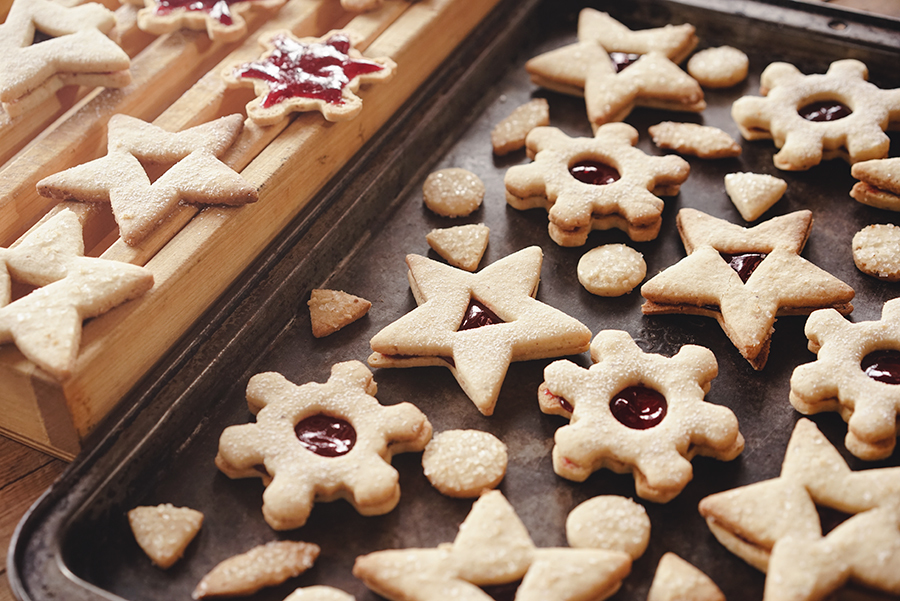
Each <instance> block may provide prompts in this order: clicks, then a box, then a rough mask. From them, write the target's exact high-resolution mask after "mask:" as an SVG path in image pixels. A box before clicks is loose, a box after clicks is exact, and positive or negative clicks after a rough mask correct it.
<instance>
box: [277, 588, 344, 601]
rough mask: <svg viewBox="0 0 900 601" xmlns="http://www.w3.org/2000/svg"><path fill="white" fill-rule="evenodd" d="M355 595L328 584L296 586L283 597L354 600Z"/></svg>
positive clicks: (297, 600)
mask: <svg viewBox="0 0 900 601" xmlns="http://www.w3.org/2000/svg"><path fill="white" fill-rule="evenodd" d="M355 600H356V597H354V596H353V595H351V594H350V593H345V592H344V591H342V590H340V589H336V588H333V587H330V586H322V585H317V586H307V587H305V588H298V589H297V590H295V591H294V592H293V593H291V594H290V595H288V596H287V597H285V598H284V601H355Z"/></svg>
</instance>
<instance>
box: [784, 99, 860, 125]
mask: <svg viewBox="0 0 900 601" xmlns="http://www.w3.org/2000/svg"><path fill="white" fill-rule="evenodd" d="M797 112H798V113H800V116H801V117H803V118H804V119H806V120H807V121H820V122H821V121H837V120H838V119H843V118H844V117H846V116H848V115H850V113H852V112H853V111H851V110H850V107H848V106H847V105H846V104H841V103H840V102H838V101H837V100H820V101H817V102H812V103H810V104H807V105H806V106H804V107H803V108H801V109H800V110H799V111H797Z"/></svg>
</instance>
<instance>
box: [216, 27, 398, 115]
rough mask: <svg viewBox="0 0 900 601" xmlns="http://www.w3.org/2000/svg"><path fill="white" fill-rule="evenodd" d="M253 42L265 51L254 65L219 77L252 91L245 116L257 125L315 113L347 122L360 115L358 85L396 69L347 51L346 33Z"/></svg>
mask: <svg viewBox="0 0 900 601" xmlns="http://www.w3.org/2000/svg"><path fill="white" fill-rule="evenodd" d="M259 42H260V44H262V46H263V47H264V48H265V52H264V53H263V55H262V57H261V58H260V59H259V60H258V61H255V62H251V63H241V64H236V65H232V66H230V67H227V68H226V69H225V70H224V71H223V72H222V76H223V77H224V78H225V81H226V82H227V83H228V85H230V86H246V85H252V86H253V89H254V91H255V92H256V98H255V99H254V100H252V101H251V102H250V103H249V104H248V105H247V116H248V117H250V118H251V119H253V121H254V122H256V123H258V124H259V125H273V124H275V123H278V122H279V121H281V120H282V119H284V118H285V117H287V116H288V115H289V114H290V113H292V112H302V111H320V112H321V113H322V116H324V117H325V119H326V120H328V121H346V120H347V119H352V118H353V117H355V116H356V115H358V114H359V112H360V111H361V110H362V99H361V98H360V97H359V96H357V95H356V91H357V90H359V86H360V84H364V83H376V82H385V81H387V80H389V79H390V78H391V77H393V75H394V70H395V69H396V68H397V65H396V63H394V61H392V60H391V59H389V58H387V57H380V58H374V59H368V58H364V57H363V55H362V54H361V53H360V52H359V51H358V50H356V49H355V48H353V41H352V39H351V34H349V33H344V32H342V31H330V32H328V33H326V34H325V35H324V36H322V37H321V38H301V39H298V38H296V37H294V36H293V35H292V34H291V33H290V32H289V31H278V32H275V33H270V34H265V35H264V36H263V37H261V38H260V40H259Z"/></svg>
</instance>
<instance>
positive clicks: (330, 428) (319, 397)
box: [216, 361, 431, 530]
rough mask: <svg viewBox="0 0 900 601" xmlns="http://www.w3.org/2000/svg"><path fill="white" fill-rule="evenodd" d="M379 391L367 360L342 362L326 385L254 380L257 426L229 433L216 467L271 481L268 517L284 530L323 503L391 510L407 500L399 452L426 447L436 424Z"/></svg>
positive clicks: (250, 397) (251, 396)
mask: <svg viewBox="0 0 900 601" xmlns="http://www.w3.org/2000/svg"><path fill="white" fill-rule="evenodd" d="M376 390H377V386H376V385H375V380H373V379H372V372H370V371H369V370H368V369H366V366H365V365H363V364H362V363H360V362H359V361H347V362H345V363H338V364H336V365H334V366H333V367H332V368H331V377H330V378H329V379H328V382H326V383H325V384H319V383H316V382H310V383H307V384H304V385H302V386H297V385H296V384H292V383H291V382H289V381H288V380H287V379H285V377H284V376H282V375H281V374H277V373H274V372H269V373H262V374H257V375H255V376H253V377H252V378H251V379H250V383H249V384H248V385H247V405H248V406H249V408H250V411H251V412H252V413H255V414H256V423H255V424H244V425H238V426H229V427H228V428H226V429H225V431H224V432H222V436H221V437H220V438H219V453H218V455H216V466H217V467H218V468H219V469H220V470H222V472H224V473H225V474H226V475H227V476H228V477H229V478H250V477H261V478H262V479H263V482H265V483H266V491H265V492H264V493H263V516H264V517H265V519H266V522H268V524H269V525H270V526H271V527H272V528H274V529H276V530H290V529H292V528H299V527H300V526H302V525H303V524H305V523H306V520H307V518H308V517H309V513H310V511H311V510H312V506H313V503H314V502H316V501H318V502H328V501H333V500H335V499H338V498H345V499H347V501H349V502H350V504H351V505H353V507H355V508H356V510H357V511H359V513H361V514H362V515H381V514H384V513H387V512H389V511H391V510H392V509H393V508H394V507H395V506H396V505H397V502H398V501H399V500H400V486H399V484H398V475H397V470H395V469H394V468H393V467H392V466H391V464H390V461H391V457H392V456H393V455H395V454H397V453H405V452H409V451H413V452H417V451H421V450H422V449H424V448H425V445H426V444H427V443H428V441H429V440H430V439H431V424H430V423H429V422H428V419H427V418H426V417H425V415H423V414H422V412H421V411H419V410H418V409H417V408H416V407H415V406H414V405H412V404H410V403H400V404H399V405H392V406H389V407H385V406H382V405H381V404H379V403H378V399H376V398H375V396H374V395H375V392H376Z"/></svg>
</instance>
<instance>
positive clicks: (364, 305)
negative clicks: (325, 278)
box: [306, 289, 372, 338]
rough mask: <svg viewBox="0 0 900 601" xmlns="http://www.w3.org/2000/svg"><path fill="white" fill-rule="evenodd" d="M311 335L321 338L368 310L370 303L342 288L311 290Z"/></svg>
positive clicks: (308, 303)
mask: <svg viewBox="0 0 900 601" xmlns="http://www.w3.org/2000/svg"><path fill="white" fill-rule="evenodd" d="M306 304H307V305H309V319H310V321H311V322H312V331H313V336H315V337H316V338H322V337H324V336H328V335H329V334H334V333H335V332H337V331H338V330H340V329H341V328H343V327H344V326H346V325H350V324H351V323H353V322H354V321H356V320H357V319H359V318H360V317H362V316H363V315H365V314H366V313H368V311H369V307H371V306H372V303H370V302H369V301H367V300H366V299H364V298H360V297H358V296H353V295H352V294H348V293H346V292H343V291H342V290H318V289H317V290H313V291H312V293H311V294H310V297H309V301H308V302H307V303H306Z"/></svg>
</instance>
